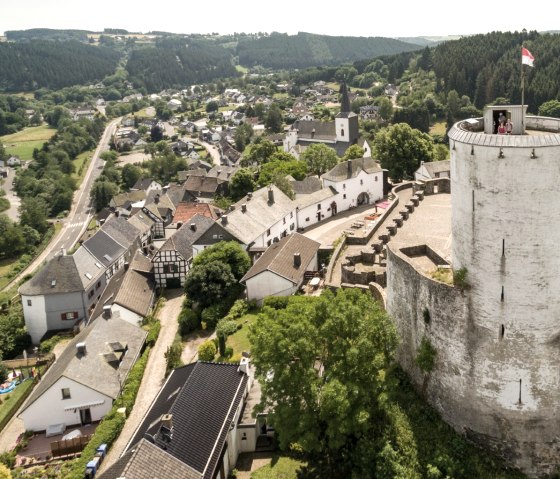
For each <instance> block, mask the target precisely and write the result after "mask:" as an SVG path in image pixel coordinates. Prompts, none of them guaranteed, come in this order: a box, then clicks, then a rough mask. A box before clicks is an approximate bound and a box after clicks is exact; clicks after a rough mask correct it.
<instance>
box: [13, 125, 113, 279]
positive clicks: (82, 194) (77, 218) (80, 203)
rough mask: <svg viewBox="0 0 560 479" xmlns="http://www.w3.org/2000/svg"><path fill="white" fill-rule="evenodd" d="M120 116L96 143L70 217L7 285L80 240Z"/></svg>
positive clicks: (91, 210)
mask: <svg viewBox="0 0 560 479" xmlns="http://www.w3.org/2000/svg"><path fill="white" fill-rule="evenodd" d="M120 120H121V119H120V118H116V119H115V120H113V121H111V122H110V123H109V124H108V125H107V127H106V128H105V132H104V133H103V136H102V137H101V140H100V141H99V144H98V145H97V149H96V150H95V152H94V153H93V156H92V159H91V161H90V163H89V166H88V169H87V172H86V175H85V177H84V180H83V181H82V184H81V185H80V188H79V189H78V190H77V191H76V192H75V193H74V199H73V201H72V209H71V210H70V213H69V214H68V217H67V218H66V219H65V220H64V221H63V226H62V229H61V230H60V232H59V233H58V235H57V236H56V237H55V238H54V239H53V240H52V241H51V242H50V244H49V246H47V248H45V250H44V251H43V253H41V254H40V255H39V256H38V257H37V258H36V259H35V261H33V263H31V264H30V265H29V266H28V267H27V268H26V269H25V270H24V271H22V272H21V273H20V274H19V275H18V276H16V277H15V278H14V279H13V280H12V282H11V283H10V284H8V286H6V288H5V289H9V288H10V287H11V286H12V285H13V284H15V283H16V282H17V281H19V280H20V279H21V278H22V277H23V276H24V275H26V274H29V273H32V272H33V271H35V270H36V269H37V268H38V267H39V266H41V265H42V264H43V262H44V261H47V260H49V259H50V258H52V257H53V256H54V255H55V254H57V253H58V252H59V251H60V250H61V249H62V248H64V249H65V250H69V249H70V248H72V246H74V244H75V243H76V242H77V241H78V239H79V238H80V236H81V235H82V234H83V232H84V231H85V229H86V228H87V225H88V223H89V221H90V219H91V218H92V216H93V213H94V209H93V207H92V205H91V199H90V196H89V192H90V190H91V187H92V185H93V182H94V181H95V179H96V178H97V177H98V176H99V175H100V174H101V171H102V170H103V160H102V159H101V153H103V152H104V151H106V150H108V149H109V141H110V139H111V136H112V134H113V132H114V129H115V126H116V125H117V123H119V122H120Z"/></svg>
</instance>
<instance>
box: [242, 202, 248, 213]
mask: <svg viewBox="0 0 560 479" xmlns="http://www.w3.org/2000/svg"><path fill="white" fill-rule="evenodd" d="M241 212H242V213H246V212H247V204H246V203H243V204H242V205H241Z"/></svg>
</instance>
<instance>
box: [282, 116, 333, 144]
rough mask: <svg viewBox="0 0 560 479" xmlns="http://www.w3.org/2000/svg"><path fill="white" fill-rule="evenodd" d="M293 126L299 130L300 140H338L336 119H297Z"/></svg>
mask: <svg viewBox="0 0 560 479" xmlns="http://www.w3.org/2000/svg"><path fill="white" fill-rule="evenodd" d="M292 128H294V129H296V130H298V138H299V139H300V140H330V141H335V140H336V130H335V124H334V121H316V120H313V121H296V122H295V123H294V124H293V126H292Z"/></svg>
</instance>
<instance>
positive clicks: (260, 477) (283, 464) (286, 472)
mask: <svg viewBox="0 0 560 479" xmlns="http://www.w3.org/2000/svg"><path fill="white" fill-rule="evenodd" d="M303 465H305V463H304V462H301V461H298V460H296V459H292V458H291V457H285V456H278V455H275V456H274V457H273V458H272V462H271V463H270V464H267V465H266V466H263V467H261V468H260V469H257V470H256V471H254V472H253V473H252V474H251V479H296V478H297V472H298V470H299V469H300V467H301V466H303Z"/></svg>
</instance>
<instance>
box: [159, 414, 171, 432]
mask: <svg viewBox="0 0 560 479" xmlns="http://www.w3.org/2000/svg"><path fill="white" fill-rule="evenodd" d="M161 425H162V426H164V427H166V428H167V429H169V430H170V431H171V429H173V414H162V415H161Z"/></svg>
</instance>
